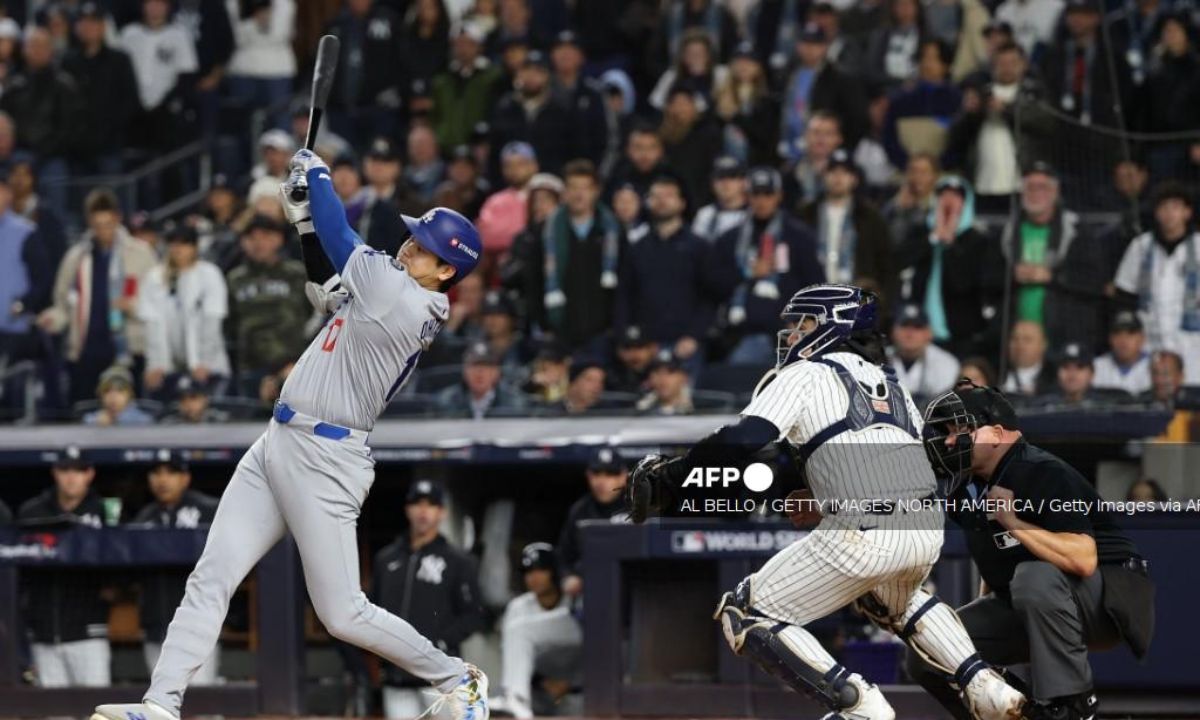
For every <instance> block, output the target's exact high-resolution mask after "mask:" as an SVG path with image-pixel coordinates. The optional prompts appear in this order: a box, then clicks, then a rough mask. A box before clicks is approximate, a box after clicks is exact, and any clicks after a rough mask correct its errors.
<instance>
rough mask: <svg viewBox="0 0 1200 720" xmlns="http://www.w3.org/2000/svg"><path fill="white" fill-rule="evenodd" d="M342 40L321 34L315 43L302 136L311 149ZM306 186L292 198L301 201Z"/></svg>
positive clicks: (331, 86) (306, 189)
mask: <svg viewBox="0 0 1200 720" xmlns="http://www.w3.org/2000/svg"><path fill="white" fill-rule="evenodd" d="M341 47H342V41H341V40H339V39H338V38H337V36H336V35H325V36H322V38H321V42H320V44H318V45H317V62H316V65H315V66H314V67H313V79H312V100H311V102H310V103H309V108H308V133H307V134H306V135H305V137H304V148H305V149H306V150H312V149H313V146H314V145H316V143H317V131H318V130H320V129H321V118H322V116H324V115H325V103H326V102H327V101H328V100H329V91H330V90H331V89H333V76H334V74H335V73H336V72H337V64H338V54H339V53H340V52H341ZM306 195H308V188H299V187H298V188H293V189H292V200H295V201H296V202H303V201H304V198H305V196H306Z"/></svg>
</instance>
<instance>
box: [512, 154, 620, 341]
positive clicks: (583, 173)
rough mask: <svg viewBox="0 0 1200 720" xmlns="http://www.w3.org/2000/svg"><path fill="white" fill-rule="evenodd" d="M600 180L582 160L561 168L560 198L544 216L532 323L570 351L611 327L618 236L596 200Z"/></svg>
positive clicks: (611, 219)
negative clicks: (553, 207) (556, 206)
mask: <svg viewBox="0 0 1200 720" xmlns="http://www.w3.org/2000/svg"><path fill="white" fill-rule="evenodd" d="M599 183H600V180H599V178H598V177H596V168H595V166H594V165H592V163H591V162H589V161H587V160H575V161H572V162H570V163H568V164H567V167H566V168H565V169H564V186H565V189H564V192H563V199H564V203H563V206H562V207H560V208H558V209H557V210H555V211H554V214H552V215H551V216H550V217H549V218H548V219H547V220H546V223H545V227H544V230H543V232H542V272H541V279H540V282H539V283H538V285H540V288H541V289H540V291H539V292H537V293H536V294H535V296H534V297H532V298H531V299H530V302H531V304H532V319H533V320H534V324H535V325H536V326H537V327H539V328H540V329H541V330H542V331H544V332H549V333H552V334H553V335H554V336H555V337H556V338H558V340H559V341H560V342H563V343H565V344H566V346H567V347H568V348H570V349H571V350H576V349H579V348H582V347H585V346H587V345H588V344H589V343H593V342H596V341H597V339H598V338H599V337H600V336H601V335H603V334H604V333H605V332H607V330H608V329H609V328H610V327H611V326H612V319H613V318H612V312H613V299H614V298H613V295H614V291H615V290H616V288H617V280H618V276H617V272H618V270H619V267H620V247H621V244H622V242H623V240H622V238H621V227H620V224H619V223H618V222H617V218H616V216H614V215H613V214H612V211H611V210H609V209H608V208H607V207H605V206H604V205H603V204H601V203H600V202H599V199H600V184H599Z"/></svg>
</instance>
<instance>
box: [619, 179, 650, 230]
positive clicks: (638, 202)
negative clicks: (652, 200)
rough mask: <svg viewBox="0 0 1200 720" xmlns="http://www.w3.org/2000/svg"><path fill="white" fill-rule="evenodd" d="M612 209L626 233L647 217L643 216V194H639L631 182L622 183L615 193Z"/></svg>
mask: <svg viewBox="0 0 1200 720" xmlns="http://www.w3.org/2000/svg"><path fill="white" fill-rule="evenodd" d="M612 209H613V215H616V216H617V220H619V221H621V230H622V231H624V232H625V234H626V235H628V234H629V233H630V232H631V231H633V229H634V228H636V227H637V226H639V225H641V224H642V222H643V221H644V219H645V218H643V217H642V196H641V195H638V194H637V190H634V189H633V186H632V185H629V184H625V185H622V186H621V187H619V188H617V191H616V192H614V193H613V196H612Z"/></svg>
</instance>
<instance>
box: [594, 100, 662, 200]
mask: <svg viewBox="0 0 1200 720" xmlns="http://www.w3.org/2000/svg"><path fill="white" fill-rule="evenodd" d="M663 158H664V152H663V141H662V138H661V137H660V136H659V134H658V126H656V125H654V124H651V123H650V122H649V121H648V120H646V119H644V118H637V119H634V120H633V122H632V123H631V125H630V128H629V134H628V136H626V138H625V146H624V156H623V157H622V158H621V159H620V161H618V162H617V164H616V166H615V167H614V168H613V169H612V172H611V173H610V174H609V176H608V183H607V185H606V186H605V187H606V193H605V196H606V197H609V198H611V197H612V194H613V192H615V191H616V189H617V188H619V187H621V186H623V185H630V186H632V187H633V189H634V190H635V191H637V194H638V195H641V196H643V197H645V195H646V193H647V192H649V191H650V183H652V182H654V179H655V178H657V177H658V176H659V175H666V174H671V173H672V170H671V168H670V167H669V166H668V165H667V163H666V161H665V160H664V159H663Z"/></svg>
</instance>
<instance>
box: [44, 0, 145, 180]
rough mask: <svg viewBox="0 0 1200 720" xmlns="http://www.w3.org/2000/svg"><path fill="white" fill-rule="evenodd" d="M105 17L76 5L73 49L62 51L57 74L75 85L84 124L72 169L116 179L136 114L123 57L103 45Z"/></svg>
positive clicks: (133, 85) (93, 5)
mask: <svg viewBox="0 0 1200 720" xmlns="http://www.w3.org/2000/svg"><path fill="white" fill-rule="evenodd" d="M107 18H108V13H107V12H105V10H104V8H103V7H102V6H101V4H100V3H99V2H97V1H96V0H88V1H87V2H83V3H80V4H79V9H78V12H77V14H76V17H75V40H76V41H77V42H78V45H77V46H76V47H73V48H72V49H70V50H68V51H67V55H66V57H64V58H63V61H62V70H63V72H65V73H66V74H68V75H70V76H71V77H72V78H73V79H74V80H75V85H76V87H78V89H79V94H80V95H81V100H82V104H83V117H86V118H87V119H88V122H87V123H86V124H82V125H81V126H80V127H79V128H78V129H77V130H76V132H77V133H78V135H77V137H76V143H77V146H76V151H77V153H78V155H79V156H80V157H78V158H76V159H75V170H76V171H77V172H80V173H81V174H92V173H96V174H100V175H118V174H120V173H121V170H122V169H123V166H124V161H123V159H122V157H121V148H124V147H125V145H126V144H127V142H128V140H129V138H128V137H127V136H126V132H127V129H128V127H129V123H130V121H131V120H132V119H133V118H134V117H135V116H136V115H137V114H138V112H140V111H141V102H140V101H139V100H138V86H137V79H136V78H135V77H134V74H133V63H132V62H131V61H130V59H129V55H128V54H127V53H126V52H125V51H124V50H120V49H118V48H115V47H112V46H111V45H109V44H108V43H107V41H106V40H107V38H106V35H107V30H108V23H107Z"/></svg>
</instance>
